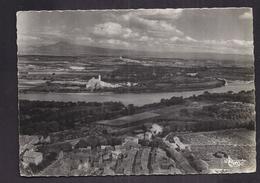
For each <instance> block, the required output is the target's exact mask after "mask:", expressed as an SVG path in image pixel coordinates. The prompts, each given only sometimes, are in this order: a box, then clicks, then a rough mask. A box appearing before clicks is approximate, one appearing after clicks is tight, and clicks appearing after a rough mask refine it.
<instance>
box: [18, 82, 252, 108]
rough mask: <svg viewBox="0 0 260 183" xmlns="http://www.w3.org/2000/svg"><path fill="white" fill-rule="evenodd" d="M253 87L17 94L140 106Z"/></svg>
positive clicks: (231, 85)
mask: <svg viewBox="0 0 260 183" xmlns="http://www.w3.org/2000/svg"><path fill="white" fill-rule="evenodd" d="M254 88H255V85H254V82H248V81H228V82H227V85H226V86H222V87H218V88H214V89H206V90H198V91H184V92H164V93H138V94H137V93H120V94H118V93H28V94H19V100H31V101H34V100H40V101H61V102H77V101H85V102H107V101H120V102H122V103H123V104H125V105H128V104H134V105H136V106H142V105H145V104H150V103H155V102H160V100H161V99H162V98H165V99H169V98H171V97H173V96H175V97H180V96H182V97H184V98H186V97H190V96H192V95H200V94H202V93H204V92H205V91H209V92H211V93H223V92H227V91H233V92H235V93H236V92H239V91H242V90H245V91H248V90H252V89H254Z"/></svg>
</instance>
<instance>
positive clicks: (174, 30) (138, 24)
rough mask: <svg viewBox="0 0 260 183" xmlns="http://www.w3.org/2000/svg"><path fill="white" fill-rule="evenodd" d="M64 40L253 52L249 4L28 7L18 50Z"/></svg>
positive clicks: (163, 48)
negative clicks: (128, 7)
mask: <svg viewBox="0 0 260 183" xmlns="http://www.w3.org/2000/svg"><path fill="white" fill-rule="evenodd" d="M60 41H65V42H68V43H72V44H78V45H87V46H95V47H106V48H114V49H131V50H143V51H152V52H213V53H224V54H229V53H231V54H252V53H253V16H252V10H251V9H250V8H222V9H219V8H216V9H136V10H87V11H79V10H77V11H75V10H74V11H23V12H18V13H17V44H18V50H19V49H24V48H27V47H30V46H42V45H50V44H55V43H57V42H60Z"/></svg>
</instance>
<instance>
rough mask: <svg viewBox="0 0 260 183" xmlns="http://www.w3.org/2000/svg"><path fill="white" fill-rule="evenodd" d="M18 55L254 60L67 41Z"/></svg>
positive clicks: (242, 56) (241, 57)
mask: <svg viewBox="0 0 260 183" xmlns="http://www.w3.org/2000/svg"><path fill="white" fill-rule="evenodd" d="M18 55H52V56H79V55H110V56H143V57H158V58H180V59H212V60H237V61H252V60H253V56H252V55H237V54H219V53H208V52H207V53H206V52H205V53H197V52H192V53H186V52H150V51H137V50H126V49H112V48H104V47H103V48H102V47H93V46H85V45H77V44H72V43H68V42H65V41H61V42H57V43H55V44H51V45H44V46H30V47H27V48H26V49H19V51H18Z"/></svg>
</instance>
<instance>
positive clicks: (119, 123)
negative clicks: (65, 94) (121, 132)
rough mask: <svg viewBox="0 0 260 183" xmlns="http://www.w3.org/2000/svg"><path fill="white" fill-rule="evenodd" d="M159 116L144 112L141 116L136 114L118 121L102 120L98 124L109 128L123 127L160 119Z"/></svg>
mask: <svg viewBox="0 0 260 183" xmlns="http://www.w3.org/2000/svg"><path fill="white" fill-rule="evenodd" d="M158 116H159V114H156V113H152V112H143V113H139V114H134V115H130V116H123V117H120V118H117V119H112V120H102V121H98V122H96V123H97V124H101V125H108V126H123V125H128V124H132V123H135V122H138V121H142V120H146V119H151V118H155V117H158Z"/></svg>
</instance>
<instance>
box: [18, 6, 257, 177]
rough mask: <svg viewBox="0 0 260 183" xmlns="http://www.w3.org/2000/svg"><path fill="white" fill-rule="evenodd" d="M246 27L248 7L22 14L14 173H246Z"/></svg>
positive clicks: (251, 125)
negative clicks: (16, 147)
mask: <svg viewBox="0 0 260 183" xmlns="http://www.w3.org/2000/svg"><path fill="white" fill-rule="evenodd" d="M213 20H214V21H216V22H217V23H214V22H212V21H213ZM194 22H195V23H194ZM200 24H201V25H204V27H201V25H200ZM229 26H232V27H233V29H230V27H229ZM252 32H253V27H252V11H251V9H249V8H233V9H232V8H226V9H154V10H152V9H140V10H138V9H137V10H96V11H90V10H89V11H79V10H78V11H40V12H36V11H28V12H18V13H17V45H18V52H17V54H18V56H17V57H18V62H17V68H18V72H17V75H18V108H19V134H20V135H19V144H20V148H19V159H20V161H19V162H20V163H19V167H20V174H21V176H105V175H159V174H161V175H176V174H219V173H250V172H254V171H255V169H256V144H255V133H256V131H255V123H256V119H255V115H256V112H255V84H254V78H255V75H254V56H253V41H252V39H253V35H252Z"/></svg>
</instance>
